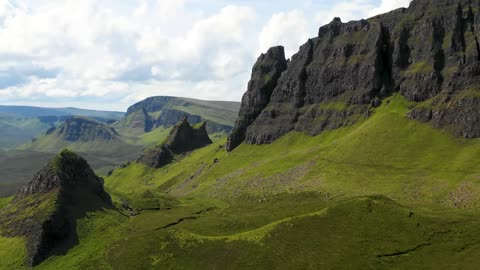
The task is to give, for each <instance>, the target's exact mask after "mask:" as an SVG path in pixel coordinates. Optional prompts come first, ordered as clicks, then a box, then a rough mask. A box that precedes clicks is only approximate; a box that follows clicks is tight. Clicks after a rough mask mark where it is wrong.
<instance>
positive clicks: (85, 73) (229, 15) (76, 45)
mask: <svg viewBox="0 0 480 270" xmlns="http://www.w3.org/2000/svg"><path fill="white" fill-rule="evenodd" d="M0 18H1V19H0V39H1V40H2V42H1V43H0V62H1V63H0V78H2V77H6V78H10V80H3V82H2V84H0V87H1V88H2V89H0V97H2V100H4V101H5V100H6V101H18V100H26V101H41V102H44V101H43V100H45V99H47V98H49V97H52V98H67V97H71V98H78V97H84V96H90V97H92V98H102V99H104V100H105V101H106V102H107V101H108V100H109V99H110V97H111V96H118V95H119V94H121V93H127V92H130V93H132V92H133V93H135V92H137V89H136V87H139V88H141V89H142V90H141V91H140V92H146V91H147V90H145V89H148V94H147V93H146V95H165V94H171V95H181V96H193V97H198V98H202V97H205V98H206V97H210V98H214V99H219V98H222V97H224V96H225V97H226V96H228V97H229V98H231V99H238V96H239V95H240V93H241V91H242V90H241V87H240V86H239V85H236V86H235V87H236V88H239V89H228V90H230V91H235V90H236V93H237V94H236V95H223V94H224V93H222V92H223V91H226V90H227V89H224V87H226V85H225V84H224V83H222V81H224V80H230V79H231V80H236V81H237V84H240V79H238V78H239V77H241V76H240V75H241V74H242V73H244V72H245V70H246V67H247V66H248V65H250V64H251V63H250V62H251V58H252V53H251V51H250V47H251V46H249V44H248V43H245V44H244V45H239V44H242V43H244V41H245V40H248V38H247V35H249V34H250V33H249V31H247V28H248V27H251V23H252V22H253V20H254V18H255V12H254V10H253V9H251V8H250V7H246V6H237V5H228V6H225V7H223V8H221V9H220V10H218V11H216V12H213V13H212V14H209V15H205V14H200V13H195V11H189V10H188V9H187V8H186V3H185V1H178V0H158V1H142V2H141V3H140V4H139V5H138V6H137V7H135V8H133V9H132V10H131V12H127V13H126V14H125V13H124V14H122V13H120V12H117V11H114V10H112V9H111V8H110V7H109V6H104V5H102V3H99V2H98V1H94V0H82V1H74V0H67V1H60V0H56V1H55V0H54V1H48V2H47V1H45V2H41V3H40V4H39V5H37V6H36V7H33V8H30V7H29V8H26V7H25V5H24V4H21V3H19V2H13V1H6V0H2V1H0ZM251 40H252V39H251ZM252 42H253V41H252ZM31 66H35V67H37V68H38V70H48V71H55V74H49V75H50V76H49V77H47V78H43V77H42V76H38V75H37V74H30V76H20V77H18V76H17V77H18V78H17V80H15V81H14V80H13V79H11V78H12V76H13V75H14V74H13V73H12V72H11V71H12V69H15V70H19V68H20V67H26V68H29V67H31ZM241 80H242V82H241V83H243V80H244V79H243V78H242V79H241ZM172 82H175V83H172ZM216 82H218V83H217V89H216V88H215V83H216ZM9 84H10V85H9ZM19 84H20V85H19ZM147 84H148V85H151V87H146V86H145V85H147ZM166 88H168V89H166ZM202 89H207V90H205V91H204V90H202ZM193 91H196V92H193ZM215 92H217V94H215ZM142 97H143V96H141V95H138V96H137V98H136V100H134V101H137V100H138V99H139V98H142ZM129 99H133V98H132V97H129Z"/></svg>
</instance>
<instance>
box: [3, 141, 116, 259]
mask: <svg viewBox="0 0 480 270" xmlns="http://www.w3.org/2000/svg"><path fill="white" fill-rule="evenodd" d="M109 207H112V202H111V199H110V196H109V195H108V193H106V192H105V190H104V188H103V179H101V178H99V177H97V176H96V175H95V173H94V172H93V170H92V169H91V168H90V166H89V165H88V163H87V161H85V159H83V158H82V157H80V156H78V155H76V154H75V153H73V152H70V151H67V150H64V151H62V152H61V153H60V154H58V155H57V156H55V157H54V158H53V159H52V160H51V161H50V162H49V163H48V164H47V165H46V166H45V167H44V168H43V169H41V170H40V171H39V172H38V173H37V174H36V175H35V176H34V177H33V179H32V180H31V181H30V183H28V184H27V185H26V186H25V187H23V188H22V189H21V190H20V191H19V192H18V194H17V195H16V196H15V198H14V199H13V201H12V202H11V203H10V205H8V206H7V207H6V208H5V209H3V210H2V212H0V215H1V217H2V218H1V219H0V229H1V230H0V232H1V233H2V234H4V235H5V236H13V237H26V239H27V261H26V264H27V265H29V266H36V265H38V264H39V263H41V262H42V261H44V260H45V259H46V258H48V257H50V256H52V255H58V254H63V253H65V252H66V251H68V249H70V248H71V247H73V246H74V245H76V244H77V242H78V240H77V236H76V220H77V219H78V218H80V217H83V216H84V215H85V214H86V213H87V212H89V211H94V210H97V209H101V208H109Z"/></svg>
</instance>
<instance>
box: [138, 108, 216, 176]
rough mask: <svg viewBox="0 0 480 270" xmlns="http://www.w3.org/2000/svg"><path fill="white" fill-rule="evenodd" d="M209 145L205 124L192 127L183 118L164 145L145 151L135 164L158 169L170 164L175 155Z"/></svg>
mask: <svg viewBox="0 0 480 270" xmlns="http://www.w3.org/2000/svg"><path fill="white" fill-rule="evenodd" d="M211 143H212V141H211V140H210V138H209V137H208V133H207V124H206V123H205V122H203V123H201V124H199V125H197V126H195V127H192V126H190V124H189V123H188V118H187V117H184V118H183V120H182V121H181V122H179V123H178V124H177V125H176V126H175V127H174V128H173V129H172V131H171V132H170V135H169V136H168V138H167V140H166V141H165V142H164V143H162V144H161V145H157V146H155V147H153V148H151V149H147V150H145V151H144V153H143V154H142V155H141V156H140V157H139V158H138V159H137V163H140V164H144V165H146V166H149V167H152V168H160V167H163V166H165V165H167V164H169V163H170V162H172V161H173V159H174V157H175V156H176V155H181V154H184V153H187V152H190V151H193V150H195V149H199V148H202V147H204V146H207V145H209V144H211Z"/></svg>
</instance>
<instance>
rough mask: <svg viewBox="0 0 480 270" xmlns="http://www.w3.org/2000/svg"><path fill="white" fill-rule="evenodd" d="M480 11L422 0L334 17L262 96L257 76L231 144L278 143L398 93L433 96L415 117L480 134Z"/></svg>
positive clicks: (351, 118) (350, 118)
mask: <svg viewBox="0 0 480 270" xmlns="http://www.w3.org/2000/svg"><path fill="white" fill-rule="evenodd" d="M479 10H480V2H475V4H473V3H471V2H470V1H460V0H414V1H412V2H411V4H410V6H409V8H408V9H405V8H402V9H398V10H394V11H391V12H389V13H386V14H382V15H379V16H375V17H373V18H370V19H367V20H360V21H352V22H348V23H343V22H342V21H341V19H340V18H335V19H334V20H333V21H332V22H331V23H329V24H327V25H325V26H323V27H321V28H320V29H319V32H318V36H317V37H315V38H312V39H310V40H308V41H307V42H306V43H305V44H304V45H303V46H301V48H300V51H299V52H298V53H297V54H295V55H294V56H293V57H292V59H291V61H289V62H288V65H287V68H286V69H285V70H284V71H283V72H281V75H280V76H274V77H272V78H278V79H277V80H276V81H272V82H270V83H271V85H274V88H273V89H272V90H271V91H265V92H262V93H265V94H266V95H265V96H263V97H262V99H261V101H262V102H252V100H254V101H256V99H254V98H253V99H252V97H255V95H254V93H259V92H260V91H259V88H258V87H257V88H252V87H251V84H249V88H248V90H247V93H246V94H245V96H246V98H245V97H244V100H243V102H242V109H241V112H240V114H239V120H238V121H237V124H236V125H235V128H234V131H233V132H232V134H231V135H230V138H229V143H228V147H227V150H232V149H233V148H235V147H236V146H237V145H238V144H240V143H241V142H243V141H245V142H247V143H250V144H265V143H271V142H273V141H275V140H276V139H278V138H279V137H281V136H283V135H284V134H286V133H288V132H290V131H293V130H295V131H302V132H305V133H308V134H311V135H317V134H319V133H321V132H322V131H324V130H330V129H336V128H339V127H342V126H348V125H352V124H354V123H357V122H358V121H361V120H362V119H364V118H365V117H369V116H370V114H371V110H370V108H371V107H376V106H379V105H380V104H381V102H382V100H383V99H384V98H385V97H388V96H389V95H391V94H392V93H400V94H401V95H403V96H405V97H406V98H407V99H408V100H410V101H412V102H418V103H420V102H424V101H430V100H431V102H430V103H431V104H432V107H431V108H429V110H431V112H430V111H425V110H424V109H422V110H423V111H418V110H417V111H413V112H411V113H410V114H409V116H410V117H411V118H413V119H419V120H421V121H432V122H433V124H434V125H435V126H436V127H439V128H447V129H448V130H451V131H453V132H454V133H455V134H457V135H460V136H464V137H468V138H471V137H479V136H480V135H479V134H480V123H479V121H478V104H479V103H478V102H479V101H478V100H479V99H480V95H479V91H480V90H478V89H479V85H480V81H479V80H480V49H479V48H480V45H478V44H479V42H478V37H477V35H478V33H477V32H478V29H480V28H479V27H480V14H478V13H479V12H480V11H479ZM272 50H275V48H274V49H272ZM260 60H261V59H260ZM256 65H261V61H260V62H259V63H257V64H256ZM265 70H267V69H265ZM256 73H258V70H256V69H255V68H254V71H253V73H252V81H254V82H255V80H254V78H257V74H256ZM268 93H271V94H270V95H268ZM263 101H268V102H266V103H265V102H263ZM419 105H420V104H419Z"/></svg>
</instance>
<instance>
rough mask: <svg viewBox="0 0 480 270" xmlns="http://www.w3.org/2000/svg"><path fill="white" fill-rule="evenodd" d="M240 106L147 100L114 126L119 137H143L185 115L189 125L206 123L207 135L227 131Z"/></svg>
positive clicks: (219, 102)
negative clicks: (207, 123)
mask: <svg viewBox="0 0 480 270" xmlns="http://www.w3.org/2000/svg"><path fill="white" fill-rule="evenodd" d="M239 107H240V103H237V102H224V101H203V100H196V99H189V98H178V97H168V96H159V97H150V98H147V99H145V100H143V101H140V102H138V103H136V104H134V105H132V106H131V107H130V108H128V111H127V114H126V116H125V118H124V119H122V120H120V121H119V122H118V123H116V124H115V128H117V129H118V130H119V132H120V133H121V134H126V135H127V134H128V135H132V134H133V135H142V134H145V133H148V132H151V131H153V130H154V129H157V128H162V127H163V128H171V127H173V126H175V124H176V123H178V122H179V121H181V120H182V119H183V117H184V116H185V115H188V120H189V122H190V123H192V124H199V123H201V122H204V121H208V122H209V125H208V127H207V130H208V133H210V134H213V133H218V132H230V130H231V129H232V127H233V124H234V122H235V118H236V115H237V114H238V110H239Z"/></svg>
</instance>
